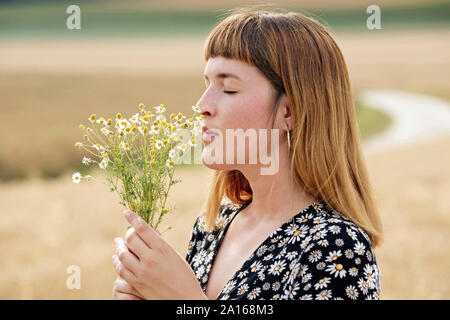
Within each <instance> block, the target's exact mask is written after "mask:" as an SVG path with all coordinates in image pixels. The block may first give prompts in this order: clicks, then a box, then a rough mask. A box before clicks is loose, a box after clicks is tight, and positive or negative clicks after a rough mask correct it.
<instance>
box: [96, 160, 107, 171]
mask: <svg viewBox="0 0 450 320" xmlns="http://www.w3.org/2000/svg"><path fill="white" fill-rule="evenodd" d="M98 166H99V167H100V169H106V167H107V166H108V159H103V160H102V161H100V163H99V164H98Z"/></svg>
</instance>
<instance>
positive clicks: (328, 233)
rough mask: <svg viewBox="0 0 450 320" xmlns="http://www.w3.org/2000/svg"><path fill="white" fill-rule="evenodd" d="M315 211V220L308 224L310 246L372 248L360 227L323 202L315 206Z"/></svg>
mask: <svg viewBox="0 0 450 320" xmlns="http://www.w3.org/2000/svg"><path fill="white" fill-rule="evenodd" d="M315 211H316V214H315V219H312V221H311V222H310V227H311V232H310V236H311V245H318V246H322V247H328V246H336V247H348V246H351V247H353V246H354V245H357V244H358V243H361V244H363V245H365V246H366V247H367V248H368V249H369V248H370V249H371V248H372V245H371V242H370V238H369V236H368V235H367V233H366V232H365V231H364V230H363V229H362V228H361V227H359V226H358V225H357V224H355V223H354V222H353V221H351V220H350V219H348V218H346V217H344V216H343V215H341V214H340V213H338V212H336V211H335V210H333V209H331V208H330V207H329V206H328V205H326V204H325V203H324V202H321V203H320V204H319V205H317V206H316V207H315ZM359 252H362V251H359Z"/></svg>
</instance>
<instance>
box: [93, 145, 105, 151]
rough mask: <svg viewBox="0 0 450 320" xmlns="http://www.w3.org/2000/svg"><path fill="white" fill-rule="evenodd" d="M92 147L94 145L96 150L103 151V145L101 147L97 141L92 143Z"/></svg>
mask: <svg viewBox="0 0 450 320" xmlns="http://www.w3.org/2000/svg"><path fill="white" fill-rule="evenodd" d="M92 147H94V148H95V149H96V150H97V151H100V152H103V151H104V150H105V147H103V146H102V145H101V144H99V143H96V144H93V145H92Z"/></svg>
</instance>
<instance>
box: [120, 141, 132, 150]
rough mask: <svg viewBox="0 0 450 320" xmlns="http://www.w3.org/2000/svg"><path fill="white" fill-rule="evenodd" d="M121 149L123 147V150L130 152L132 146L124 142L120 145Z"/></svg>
mask: <svg viewBox="0 0 450 320" xmlns="http://www.w3.org/2000/svg"><path fill="white" fill-rule="evenodd" d="M120 147H121V148H122V149H123V150H125V151H128V150H130V145H129V144H128V142H122V143H121V144H120Z"/></svg>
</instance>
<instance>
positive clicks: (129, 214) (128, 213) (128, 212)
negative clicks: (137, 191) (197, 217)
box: [124, 210, 131, 218]
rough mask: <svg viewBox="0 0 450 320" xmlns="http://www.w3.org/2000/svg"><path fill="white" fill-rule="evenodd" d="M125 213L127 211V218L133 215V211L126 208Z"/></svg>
mask: <svg viewBox="0 0 450 320" xmlns="http://www.w3.org/2000/svg"><path fill="white" fill-rule="evenodd" d="M124 213H125V216H126V217H127V218H129V217H131V211H130V210H125V211H124Z"/></svg>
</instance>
